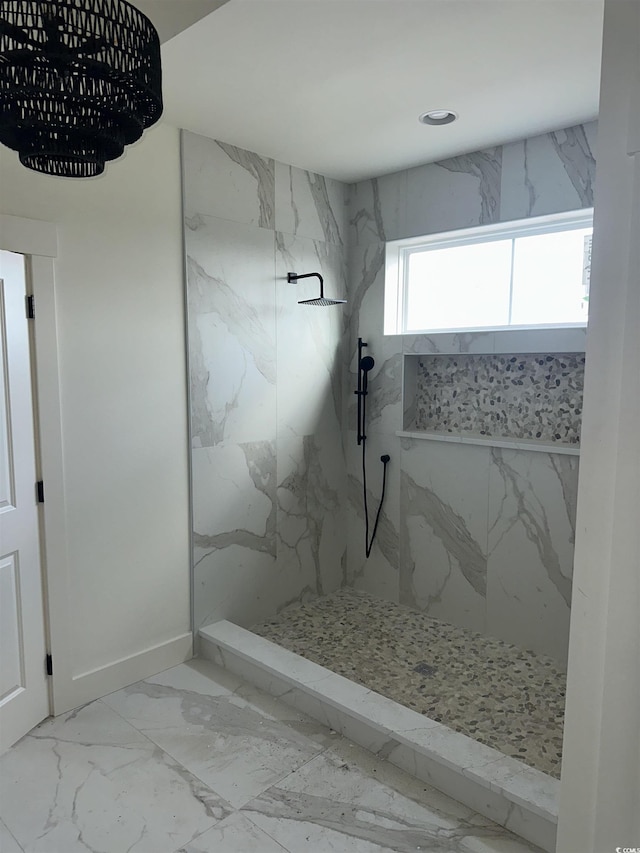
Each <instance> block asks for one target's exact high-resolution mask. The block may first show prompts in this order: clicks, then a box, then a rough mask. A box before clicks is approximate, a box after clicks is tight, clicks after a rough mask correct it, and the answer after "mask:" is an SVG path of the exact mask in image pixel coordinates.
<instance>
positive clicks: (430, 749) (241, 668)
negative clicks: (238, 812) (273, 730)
mask: <svg viewBox="0 0 640 853" xmlns="http://www.w3.org/2000/svg"><path fill="white" fill-rule="evenodd" d="M199 637H200V655H201V656H202V657H204V658H207V659H208V660H211V661H214V662H215V663H217V664H218V665H220V666H222V667H224V668H225V669H228V670H229V671H231V672H233V673H235V674H236V675H239V676H241V677H243V678H245V679H246V680H247V681H249V682H251V683H253V684H255V685H256V686H258V687H260V688H261V689H263V690H265V691H266V692H267V693H270V694H271V695H272V696H275V697H277V698H278V699H281V700H282V701H283V702H285V703H287V704H288V705H292V706H293V707H294V708H296V709H297V710H299V711H302V712H303V713H305V714H307V715H309V716H310V717H313V718H314V719H315V720H318V721H319V722H321V723H323V724H324V725H326V726H329V728H331V729H333V730H334V731H337V732H339V733H340V734H342V735H344V736H345V737H346V738H348V739H349V740H352V741H354V742H355V743H357V744H358V745H360V746H362V747H364V748H365V749H368V750H370V751H371V752H373V753H375V754H376V755H379V756H380V757H381V758H384V759H385V760H387V761H389V762H391V763H392V764H395V765H396V766H397V767H400V768H401V769H402V770H405V771H407V772H408V773H410V774H411V775H412V776H415V777H416V778H418V779H420V780H421V781H423V782H426V783H428V784H429V785H432V786H433V787H434V788H437V789H438V790H440V791H442V792H443V793H445V794H447V795H449V796H450V797H453V798H454V799H456V800H458V802H461V803H463V804H464V805H466V806H468V807H469V808H471V809H473V810H474V811H476V812H479V813H480V814H482V815H484V816H485V817H488V818H490V819H491V820H493V821H495V822H496V823H498V824H500V825H501V826H504V827H505V828H506V829H508V830H510V831H511V832H513V833H514V834H515V835H518V836H519V837H520V838H524V839H525V840H526V841H529V842H531V843H533V844H536V845H538V846H539V847H541V848H542V849H543V850H545V851H548V853H553V851H555V844H556V830H557V823H558V795H559V790H560V783H559V781H558V780H557V779H554V778H553V777H551V776H548V775H547V774H546V773H542V772H541V771H539V770H535V769H534V768H532V767H528V766H527V765H525V764H522V763H521V762H520V761H517V760H516V759H514V758H509V757H508V756H505V755H503V754H502V753H501V752H498V751H497V750H495V749H492V748H491V747H488V746H485V745H484V744H481V743H478V742H477V741H475V740H473V739H472V738H469V737H467V736H466V735H463V734H460V733H458V732H454V731H453V730H452V729H449V728H447V726H444V725H442V724H441V723H438V722H436V721H435V720H431V719H429V718H428V717H425V716H423V715H422V714H419V713H417V712H416V711H412V710H411V709H409V708H406V707H405V706H404V705H400V704H398V703H397V702H394V701H393V700H391V699H387V698H386V697H385V696H381V695H380V694H379V693H376V692H374V691H373V690H369V689H368V688H366V687H362V686H361V685H359V684H356V683H355V682H353V681H349V679H347V678H344V677H343V676H341V675H336V674H335V673H333V672H331V670H329V669H326V668H325V667H323V666H319V665H318V664H316V663H313V662H312V661H309V660H307V659H306V658H303V657H301V656H300V655H297V654H294V653H293V652H290V651H288V650H287V649H283V648H281V647H280V646H278V645H276V644H275V643H272V642H271V641H270V640H265V639H264V638H263V637H259V636H258V635H257V634H253V633H252V632H251V631H248V630H246V629H245V628H240V627H239V626H238V625H234V624H233V623H232V622H227V621H221V622H216V623H214V624H212V625H208V626H207V627H205V628H201V629H200V631H199Z"/></svg>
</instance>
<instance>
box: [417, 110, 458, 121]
mask: <svg viewBox="0 0 640 853" xmlns="http://www.w3.org/2000/svg"><path fill="white" fill-rule="evenodd" d="M457 118H458V113H454V112H453V110H429V111H428V112H426V113H422V115H421V116H418V121H421V122H422V123H423V124H451V122H452V121H455V120H456V119H457Z"/></svg>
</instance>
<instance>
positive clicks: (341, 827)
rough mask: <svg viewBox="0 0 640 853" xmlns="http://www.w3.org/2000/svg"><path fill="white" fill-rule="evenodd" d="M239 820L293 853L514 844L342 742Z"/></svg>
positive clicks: (253, 804)
mask: <svg viewBox="0 0 640 853" xmlns="http://www.w3.org/2000/svg"><path fill="white" fill-rule="evenodd" d="M243 812H244V813H245V814H248V815H249V816H250V818H251V820H252V821H253V822H254V823H256V824H257V825H258V826H259V827H260V828H261V829H263V830H264V831H265V832H267V833H268V834H269V835H270V836H272V837H273V838H275V839H276V841H278V843H279V844H281V845H282V846H283V847H285V848H286V849H287V850H290V851H292V853H294V851H295V853H298V851H300V853H302V851H306V850H319V851H320V850H321V851H323V853H324V851H330V850H331V851H332V850H335V851H357V853H369V851H371V853H373V851H380V850H381V849H382V850H397V851H415V850H430V851H452V850H464V849H465V847H464V844H465V842H466V841H467V840H470V841H471V840H481V839H485V838H486V839H487V840H489V839H496V840H497V839H500V838H510V837H512V836H510V834H509V833H508V832H506V830H501V829H500V828H498V827H496V826H495V825H494V824H492V823H491V822H490V821H488V820H486V819H485V818H482V817H480V816H479V815H477V814H476V813H474V812H473V811H472V810H470V809H468V808H466V807H465V806H462V805H460V804H459V803H456V802H455V801H454V800H451V799H450V798H449V797H446V796H445V795H444V794H440V793H439V792H437V791H435V790H434V789H432V788H429V787H428V786H425V785H424V783H422V782H419V781H418V780H416V779H412V778H411V777H410V776H408V775H407V774H405V773H404V772H403V771H401V770H399V769H398V768H396V767H394V766H393V765H391V764H387V763H386V762H384V761H380V760H379V759H377V758H375V757H374V756H373V755H371V753H368V752H366V751H365V750H363V749H361V748H360V747H357V746H355V745H354V744H352V743H350V742H349V741H346V740H343V739H342V738H341V739H339V740H338V741H336V742H334V744H333V745H332V746H331V747H330V748H329V749H327V750H326V751H325V752H324V753H323V754H322V755H320V756H318V757H317V758H315V759H313V761H310V762H309V763H308V764H305V766H304V767H302V768H301V769H299V770H296V771H295V772H294V773H292V774H291V775H290V776H288V777H287V778H286V779H285V780H283V781H282V782H280V783H278V784H277V785H274V786H273V787H272V788H270V789H269V790H268V791H265V792H264V793H263V794H261V795H260V796H259V797H257V798H256V799H255V800H252V801H251V802H250V803H248V804H247V805H246V806H245V808H244V809H243ZM489 849H491V848H490V847H488V848H487V850H489ZM516 849H519V850H520V851H524V850H527V849H530V848H528V847H527V845H526V844H525V843H524V842H519V847H516Z"/></svg>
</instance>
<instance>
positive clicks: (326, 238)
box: [275, 162, 347, 246]
mask: <svg viewBox="0 0 640 853" xmlns="http://www.w3.org/2000/svg"><path fill="white" fill-rule="evenodd" d="M275 175H276V215H275V227H276V230H277V231H282V232H284V233H285V234H295V235H297V236H298V237H311V238H313V239H314V240H322V241H323V242H325V243H336V244H337V245H339V246H344V245H346V243H347V205H346V195H347V185H346V184H343V183H342V182H341V181H336V180H333V179H332V178H325V177H324V176H323V175H317V174H315V172H306V171H304V170H303V169H297V168H296V167H295V166H288V165H286V164H285V163H278V162H276V165H275Z"/></svg>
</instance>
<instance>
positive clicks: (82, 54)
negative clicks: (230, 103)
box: [0, 0, 162, 178]
mask: <svg viewBox="0 0 640 853" xmlns="http://www.w3.org/2000/svg"><path fill="white" fill-rule="evenodd" d="M161 83H162V75H161V69H160V41H159V39H158V34H157V32H156V30H155V28H154V26H153V24H152V23H151V21H149V19H148V18H147V17H146V16H145V15H143V14H142V12H140V11H138V9H136V8H135V7H134V6H132V5H131V4H130V3H127V2H125V0H0V142H2V143H3V144H4V145H7V146H8V147H9V148H12V149H13V150H14V151H18V152H19V155H20V162H21V163H23V164H24V165H25V166H27V167H28V168H29V169H35V170H36V171H37V172H45V173H47V174H49V175H60V176H64V177H68V178H88V177H93V176H94V175H99V174H101V172H102V171H103V170H104V164H105V161H107V160H113V159H115V158H116V157H119V156H120V155H121V154H122V152H123V150H124V146H125V145H129V144H130V143H132V142H135V141H136V140H137V139H139V138H140V136H141V135H142V131H143V130H144V129H145V128H147V127H149V126H150V125H152V124H154V123H155V122H156V121H157V120H158V119H159V118H160V116H161V115H162V89H161Z"/></svg>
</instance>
